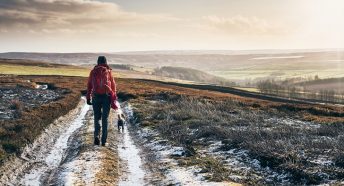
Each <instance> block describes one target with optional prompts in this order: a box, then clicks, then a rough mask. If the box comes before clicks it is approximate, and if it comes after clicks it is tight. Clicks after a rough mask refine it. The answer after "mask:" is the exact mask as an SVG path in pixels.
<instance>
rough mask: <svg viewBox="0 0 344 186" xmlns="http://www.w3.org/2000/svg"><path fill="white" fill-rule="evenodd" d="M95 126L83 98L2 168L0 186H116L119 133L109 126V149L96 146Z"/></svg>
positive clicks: (111, 118) (88, 107)
mask: <svg viewBox="0 0 344 186" xmlns="http://www.w3.org/2000/svg"><path fill="white" fill-rule="evenodd" d="M113 115H114V114H111V116H110V121H112V120H113ZM93 125H94V124H93V112H92V109H91V107H90V106H88V105H86V103H85V100H84V98H82V99H81V101H80V103H79V104H78V106H77V107H76V108H75V109H74V110H72V111H70V113H69V114H67V115H65V116H63V117H60V118H59V119H57V120H56V121H55V122H53V123H52V124H51V125H50V126H49V127H48V128H47V129H46V130H45V131H44V132H43V133H42V134H41V135H40V136H39V137H38V138H37V139H36V140H35V141H34V143H33V144H31V145H28V146H27V147H26V148H25V149H24V151H23V153H22V154H21V156H20V157H13V158H12V159H11V160H10V161H8V162H7V163H6V164H5V165H4V166H3V167H2V168H1V177H0V185H94V184H96V185H109V184H116V183H117V178H118V171H119V168H118V155H117V133H115V131H114V127H113V126H112V125H111V126H109V135H108V136H109V138H108V144H107V146H106V147H101V146H94V145H93V131H94V129H93ZM116 132H117V131H116Z"/></svg>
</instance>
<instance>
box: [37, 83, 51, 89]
mask: <svg viewBox="0 0 344 186" xmlns="http://www.w3.org/2000/svg"><path fill="white" fill-rule="evenodd" d="M36 89H41V90H47V89H48V85H45V84H44V85H36Z"/></svg>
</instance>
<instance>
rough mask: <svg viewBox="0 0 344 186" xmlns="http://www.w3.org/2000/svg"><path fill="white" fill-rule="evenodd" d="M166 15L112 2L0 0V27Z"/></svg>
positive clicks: (56, 26)
mask: <svg viewBox="0 0 344 186" xmlns="http://www.w3.org/2000/svg"><path fill="white" fill-rule="evenodd" d="M174 19H175V18H173V17H170V16H166V15H155V14H154V15H153V14H152V15H149V14H139V13H135V12H128V11H125V10H122V9H121V8H120V7H119V6H118V5H117V4H115V3H108V2H99V1H89V0H3V1H0V30H16V31H20V30H31V31H33V32H45V33H49V32H54V31H55V32H79V31H80V32H88V31H95V30H99V29H112V28H115V27H118V26H119V25H130V24H135V25H137V24H145V23H151V22H161V21H162V22H164V21H171V20H174Z"/></svg>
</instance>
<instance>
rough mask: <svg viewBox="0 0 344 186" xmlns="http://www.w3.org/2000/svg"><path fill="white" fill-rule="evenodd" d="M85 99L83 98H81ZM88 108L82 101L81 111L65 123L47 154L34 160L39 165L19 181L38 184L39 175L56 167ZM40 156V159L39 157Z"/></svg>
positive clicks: (81, 123) (25, 183)
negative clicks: (68, 122) (63, 128)
mask: <svg viewBox="0 0 344 186" xmlns="http://www.w3.org/2000/svg"><path fill="white" fill-rule="evenodd" d="M83 99H85V98H83ZM88 110H89V106H88V105H86V104H85V103H83V106H82V108H81V111H80V113H79V115H78V117H76V118H75V119H74V120H73V121H72V122H71V124H70V125H67V126H66V127H68V128H67V129H66V130H65V131H64V132H63V133H62V134H61V135H60V136H59V138H58V139H57V140H56V141H55V142H54V144H53V147H52V149H51V150H50V151H49V152H48V154H47V155H46V154H44V155H39V156H38V157H37V158H38V159H36V158H35V161H36V162H37V163H39V164H40V165H39V166H37V167H35V168H34V169H32V170H30V172H29V173H27V174H25V175H24V177H23V179H22V180H21V181H20V182H21V184H23V185H40V184H39V183H40V182H41V177H42V176H43V175H44V174H45V173H47V172H49V171H51V170H53V169H55V168H57V167H58V166H59V164H60V163H61V161H62V159H63V155H64V152H65V150H66V149H67V147H68V145H67V144H68V139H69V137H70V136H71V135H72V134H73V132H74V131H76V130H77V129H79V128H80V127H81V126H82V125H83V124H84V122H83V119H84V117H85V115H86V113H87V111H88ZM40 158H42V159H40Z"/></svg>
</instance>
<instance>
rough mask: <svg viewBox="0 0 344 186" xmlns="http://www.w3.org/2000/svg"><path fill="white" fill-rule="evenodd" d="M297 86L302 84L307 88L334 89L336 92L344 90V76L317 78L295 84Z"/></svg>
mask: <svg viewBox="0 0 344 186" xmlns="http://www.w3.org/2000/svg"><path fill="white" fill-rule="evenodd" d="M295 85H296V86H302V87H304V88H305V89H307V90H312V91H315V90H334V91H336V92H344V77H341V78H328V79H317V80H312V81H307V82H302V83H297V84H295Z"/></svg>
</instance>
